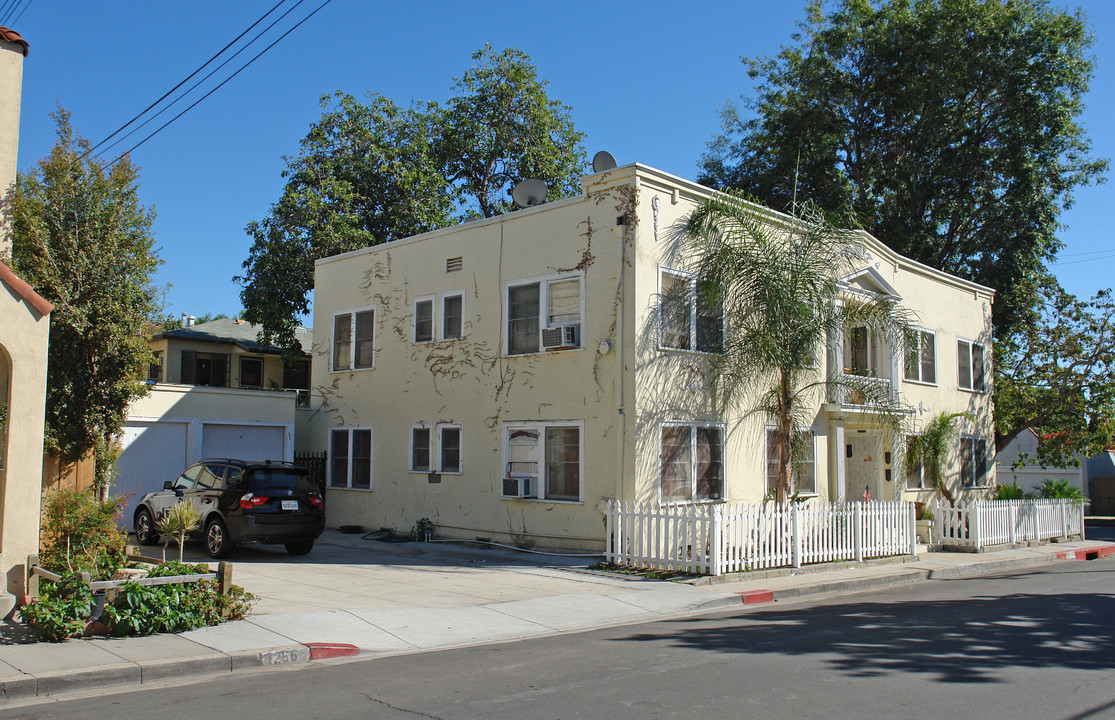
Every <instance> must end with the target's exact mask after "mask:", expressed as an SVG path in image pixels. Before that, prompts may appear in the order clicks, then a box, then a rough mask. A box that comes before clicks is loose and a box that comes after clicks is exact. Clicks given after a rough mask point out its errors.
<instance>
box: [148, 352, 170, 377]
mask: <svg viewBox="0 0 1115 720" xmlns="http://www.w3.org/2000/svg"><path fill="white" fill-rule="evenodd" d="M165 357H166V351H165V350H152V351H151V361H150V362H149V363H147V382H151V383H161V382H162V381H163V373H164V371H165V370H166V363H165V362H163V358H165ZM152 371H154V372H152Z"/></svg>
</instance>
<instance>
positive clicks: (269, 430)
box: [201, 423, 286, 462]
mask: <svg viewBox="0 0 1115 720" xmlns="http://www.w3.org/2000/svg"><path fill="white" fill-rule="evenodd" d="M202 432H203V434H202V438H201V456H202V457H206V458H236V459H237V460H248V461H250V462H262V461H264V460H283V459H285V458H286V454H285V453H284V452H283V450H284V447H283V440H284V438H285V436H286V428H285V427H278V426H274V425H226V424H223V423H205V425H203V431H202Z"/></svg>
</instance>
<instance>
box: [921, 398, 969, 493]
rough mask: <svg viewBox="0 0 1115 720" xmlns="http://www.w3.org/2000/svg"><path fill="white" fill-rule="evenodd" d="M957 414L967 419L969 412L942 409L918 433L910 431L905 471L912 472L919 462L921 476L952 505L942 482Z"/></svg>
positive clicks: (953, 435)
mask: <svg viewBox="0 0 1115 720" xmlns="http://www.w3.org/2000/svg"><path fill="white" fill-rule="evenodd" d="M960 418H968V419H969V420H970V419H972V416H971V415H969V414H968V413H965V412H954V413H949V412H942V413H941V414H940V415H938V416H937V417H935V418H933V419H932V420H930V421H929V424H927V425H926V426H925V431H924V432H922V433H921V434H920V435H910V436H909V438H908V440H907V443H906V458H905V465H906V474H907V475H910V474H912V473H914V472H915V471H916V470H917V469H918V467H919V466H920V467H921V470H922V477H923V478H924V479H925V481H926V482H927V483H928V484H929V486H930V487H932V488H936V490H937V491H938V492H939V493H941V495H942V496H943V497H944V498H945V500H948V503H949V505H955V504H956V501H955V499H954V498H953V496H952V491H951V490H949V486H948V483H947V482H945V468H946V463H947V462H948V456H949V448H951V447H952V446H953V444H954V441H955V440H956V434H957V432H958V430H959V429H958V428H957V424H956V421H957V420H959V419H960Z"/></svg>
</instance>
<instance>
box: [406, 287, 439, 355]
mask: <svg viewBox="0 0 1115 720" xmlns="http://www.w3.org/2000/svg"><path fill="white" fill-rule="evenodd" d="M427 303H428V304H429V306H430V319H429V322H430V336H429V337H426V338H420V337H418V306H419V305H423V304H427ZM410 342H411V344H412V345H426V344H429V343H432V342H437V296H436V295H420V296H418V297H416V298H414V302H413V303H411V323H410Z"/></svg>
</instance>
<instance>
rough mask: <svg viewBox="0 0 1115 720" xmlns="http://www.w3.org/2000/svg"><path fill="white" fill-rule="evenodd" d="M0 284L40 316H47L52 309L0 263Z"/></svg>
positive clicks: (51, 306) (52, 307)
mask: <svg viewBox="0 0 1115 720" xmlns="http://www.w3.org/2000/svg"><path fill="white" fill-rule="evenodd" d="M0 282H3V283H4V284H5V285H7V286H8V287H10V288H11V289H12V290H14V291H15V294H16V295H19V296H20V297H21V298H23V299H24V300H26V301H27V303H28V304H29V305H30V306H31V307H33V308H35V309H36V310H38V311H39V314H40V315H48V314H50V311H51V310H53V309H54V306H53V305H51V304H50V303H49V302H47V301H46V300H45V299H44V298H43V296H42V295H40V294H38V293H37V292H35V289H34V288H33V287H31V286H30V285H28V284H27V283H25V282H24V281H23V280H20V279H19V276H18V275H16V274H15V273H14V272H12V269H11V268H10V267H8V266H7V265H5V264H4V263H3V262H0Z"/></svg>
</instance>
